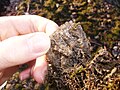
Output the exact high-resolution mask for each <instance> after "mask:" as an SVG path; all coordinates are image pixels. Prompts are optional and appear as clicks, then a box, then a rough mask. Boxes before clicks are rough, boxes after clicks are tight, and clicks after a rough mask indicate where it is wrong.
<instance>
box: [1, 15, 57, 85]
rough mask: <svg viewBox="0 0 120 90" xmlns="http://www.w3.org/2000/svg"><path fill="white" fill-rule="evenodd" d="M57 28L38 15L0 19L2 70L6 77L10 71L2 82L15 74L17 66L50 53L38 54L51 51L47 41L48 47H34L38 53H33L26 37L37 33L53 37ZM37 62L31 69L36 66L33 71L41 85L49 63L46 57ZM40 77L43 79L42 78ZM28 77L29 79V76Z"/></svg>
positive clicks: (51, 22) (54, 24) (29, 69)
mask: <svg viewBox="0 0 120 90" xmlns="http://www.w3.org/2000/svg"><path fill="white" fill-rule="evenodd" d="M57 28H58V26H57V24H56V23H54V22H53V21H51V20H48V19H46V18H43V17H40V16H37V15H22V16H9V17H0V41H1V42H0V70H5V72H4V74H5V75H6V71H9V72H8V73H7V76H3V77H2V79H0V81H4V80H5V79H7V78H8V77H9V75H10V74H13V72H15V71H16V70H17V68H16V65H19V64H23V63H27V62H29V61H31V60H35V59H36V58H38V57H40V56H41V55H43V54H45V53H46V52H47V51H48V50H43V51H44V52H43V53H39V54H38V52H42V51H41V50H42V49H43V48H44V47H46V48H47V49H49V47H50V42H49V40H47V41H48V43H47V44H46V46H45V44H44V47H41V46H40V47H39V49H38V48H36V47H34V49H35V48H36V52H34V53H33V52H32V51H33V50H34V49H32V50H31V49H30V48H29V49H30V50H28V48H26V47H28V46H26V45H25V42H26V39H25V37H24V35H25V36H26V35H27V34H30V33H35V32H45V33H46V34H47V35H51V34H52V33H53V32H54V31H55V30H57ZM23 37H24V38H23ZM20 38H21V39H20ZM43 38H44V37H43ZM19 39H20V40H19ZM48 44H49V45H48ZM26 49H27V50H26ZM29 51H31V52H29ZM13 55H14V56H13ZM36 61H37V63H38V64H37V63H35V65H34V64H33V65H31V67H32V66H35V67H34V69H32V70H33V71H32V72H33V77H34V78H35V80H36V81H38V82H39V83H41V82H42V81H43V79H41V78H44V74H41V72H44V71H45V69H44V70H43V68H44V67H46V66H47V62H46V61H45V57H44V58H43V59H41V60H38V59H37V60H36ZM14 66H15V67H14ZM9 67H10V68H9ZM11 67H12V68H13V69H14V70H13V72H11ZM6 68H7V69H6ZM42 70H43V71H42ZM30 71H31V68H28V70H25V72H24V73H23V75H24V74H26V73H31V72H30ZM39 75H40V76H42V77H41V78H40V77H39ZM21 76H22V75H21ZM27 77H29V75H28V76H27ZM27 77H26V78H27Z"/></svg>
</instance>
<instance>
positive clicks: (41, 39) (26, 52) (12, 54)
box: [0, 32, 50, 70]
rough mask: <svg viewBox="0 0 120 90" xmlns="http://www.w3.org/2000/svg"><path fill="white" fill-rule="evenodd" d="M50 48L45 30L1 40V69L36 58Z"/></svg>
mask: <svg viewBox="0 0 120 90" xmlns="http://www.w3.org/2000/svg"><path fill="white" fill-rule="evenodd" d="M49 48H50V39H49V37H48V36H47V35H46V34H45V33H44V32H35V33H31V34H27V35H21V36H15V37H11V38H9V39H6V40H4V41H2V42H0V70H2V69H5V68H8V67H11V66H15V65H19V64H24V63H26V62H29V61H31V60H34V59H36V58H37V57H40V56H42V55H44V54H45V53H46V52H47V51H48V49H49Z"/></svg>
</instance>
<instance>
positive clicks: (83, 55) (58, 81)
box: [46, 21, 91, 90]
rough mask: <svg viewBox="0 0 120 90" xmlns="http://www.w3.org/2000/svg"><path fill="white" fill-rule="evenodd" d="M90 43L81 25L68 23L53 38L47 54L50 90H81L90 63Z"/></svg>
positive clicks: (47, 80)
mask: <svg viewBox="0 0 120 90" xmlns="http://www.w3.org/2000/svg"><path fill="white" fill-rule="evenodd" d="M90 56H91V53H90V42H89V40H88V39H87V37H86V34H85V32H84V31H83V29H82V27H81V25H80V23H73V22H72V21H71V22H66V23H65V24H63V25H61V26H60V28H59V29H58V30H57V31H56V32H55V33H54V34H53V35H52V36H51V48H50V50H49V51H48V53H47V57H48V62H49V67H48V76H47V79H46V82H47V84H48V86H49V90H69V89H74V90H75V89H76V88H81V87H83V85H84V82H83V81H82V79H83V78H84V77H85V76H82V74H84V69H83V68H84V67H85V66H86V64H87V63H88V61H90Z"/></svg>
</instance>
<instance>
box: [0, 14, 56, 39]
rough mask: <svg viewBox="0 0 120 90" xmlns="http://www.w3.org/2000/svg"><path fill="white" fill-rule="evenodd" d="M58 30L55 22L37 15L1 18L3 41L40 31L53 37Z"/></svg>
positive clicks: (0, 27)
mask: <svg viewBox="0 0 120 90" xmlns="http://www.w3.org/2000/svg"><path fill="white" fill-rule="evenodd" d="M57 28H58V26H57V24H56V23H54V22H53V21H51V20H49V19H46V18H43V17H40V16H37V15H22V16H7V17H0V38H1V40H4V39H7V38H9V37H12V36H17V35H24V34H28V33H33V32H38V31H39V32H46V33H47V34H48V35H51V34H52V33H53V32H54V31H55V30H56V29H57Z"/></svg>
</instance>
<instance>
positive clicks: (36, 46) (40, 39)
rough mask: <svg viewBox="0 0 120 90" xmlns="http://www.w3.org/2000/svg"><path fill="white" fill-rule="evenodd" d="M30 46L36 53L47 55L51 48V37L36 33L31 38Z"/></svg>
mask: <svg viewBox="0 0 120 90" xmlns="http://www.w3.org/2000/svg"><path fill="white" fill-rule="evenodd" d="M28 46H29V48H30V50H31V51H32V52H34V53H41V54H45V53H46V52H47V51H48V49H49V48H50V39H49V36H48V35H47V34H45V33H44V32H36V33H34V34H33V35H32V36H31V37H30V38H29V40H28Z"/></svg>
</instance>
